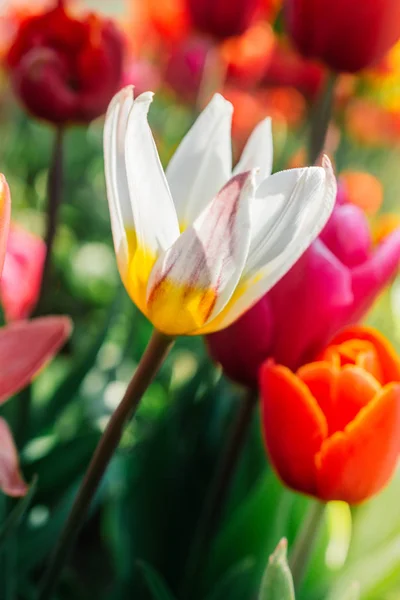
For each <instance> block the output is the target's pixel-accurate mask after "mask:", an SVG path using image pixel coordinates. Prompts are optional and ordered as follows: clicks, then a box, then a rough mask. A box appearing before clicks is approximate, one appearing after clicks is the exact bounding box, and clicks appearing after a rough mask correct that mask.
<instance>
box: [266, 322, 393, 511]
mask: <svg viewBox="0 0 400 600" xmlns="http://www.w3.org/2000/svg"><path fill="white" fill-rule="evenodd" d="M260 384H261V393H262V412H263V420H262V421H263V430H264V437H265V442H266V446H267V449H268V453H269V456H270V458H271V462H272V464H273V466H274V468H275V469H276V471H277V473H278V475H279V476H280V478H281V479H282V481H283V482H284V483H285V484H286V485H288V486H289V487H291V488H293V489H294V490H296V491H299V492H303V493H305V494H308V495H311V496H314V497H316V498H319V499H320V500H324V501H329V500H343V501H345V502H349V503H352V504H357V503H359V502H362V501H364V500H366V499H367V498H369V497H370V496H373V495H374V494H376V493H378V492H379V491H380V490H381V489H382V488H383V487H384V486H385V485H386V484H387V483H388V481H389V479H390V478H391V476H392V474H393V472H394V469H395V467H396V463H397V458H398V455H399V450H400V358H399V357H398V356H397V355H396V353H395V351H394V349H393V348H392V346H391V345H390V343H389V342H388V341H387V340H386V339H385V338H384V337H383V336H382V335H380V334H379V333H378V332H377V331H375V330H373V329H370V328H366V327H352V328H349V329H346V330H345V331H343V332H342V333H341V334H339V335H338V336H337V337H336V338H335V339H334V340H333V342H332V344H331V345H330V346H328V348H327V349H326V350H325V351H324V352H323V353H322V355H321V356H320V358H319V360H318V361H317V362H313V363H310V364H307V365H305V366H303V367H301V368H300V369H299V370H298V371H297V372H296V373H293V372H292V371H291V370H290V369H288V368H286V367H283V366H279V365H275V364H273V363H272V362H270V361H267V362H266V363H265V364H264V366H263V367H262V368H261V373H260Z"/></svg>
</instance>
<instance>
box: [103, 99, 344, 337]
mask: <svg viewBox="0 0 400 600" xmlns="http://www.w3.org/2000/svg"><path fill="white" fill-rule="evenodd" d="M152 97H153V94H152V93H151V92H145V93H144V94H141V95H140V96H138V98H137V99H136V100H134V95H133V88H132V87H128V88H124V89H123V90H122V91H121V92H119V93H118V94H117V95H116V96H115V97H114V99H113V100H112V102H111V104H110V107H109V109H108V112H107V117H106V123H105V128H104V155H105V171H106V181H107V195H108V200H109V206H110V214H111V224H112V232H113V238H114V245H115V250H116V255H117V260H118V267H119V270H120V274H121V277H122V280H123V282H124V285H125V287H126V289H127V291H128V293H129V295H130V297H131V298H132V300H133V301H134V302H135V303H136V304H137V306H138V307H139V308H140V310H141V311H142V312H143V313H144V314H145V315H146V316H147V317H148V319H149V320H150V321H151V322H152V323H153V324H154V326H155V327H156V329H158V330H159V331H161V332H163V333H165V334H168V335H172V336H175V335H194V334H204V333H211V332H213V331H217V330H219V329H223V328H224V327H227V326H228V325H230V324H231V323H233V321H235V320H236V319H237V318H238V317H240V316H241V315H242V314H243V313H244V312H245V311H246V310H248V309H249V308H250V307H251V306H252V305H253V304H254V303H255V302H257V300H259V299H260V298H261V297H262V296H263V295H264V294H265V293H266V292H268V290H269V289H270V288H271V287H272V286H274V285H275V284H276V283H277V281H278V280H279V279H280V278H281V277H283V275H285V273H286V272H287V271H288V270H289V269H290V268H291V267H292V265H293V264H294V263H295V262H296V261H297V260H298V258H299V257H300V256H301V254H302V253H303V252H304V251H305V250H306V249H307V248H308V246H309V245H310V244H311V242H312V241H313V240H314V239H315V238H316V237H317V235H318V234H319V232H320V231H321V229H322V228H323V226H324V225H325V223H326V221H327V220H328V218H329V215H330V214H331V211H332V209H333V205H334V202H335V198H336V179H335V176H334V174H333V172H332V167H331V164H330V161H329V159H328V158H327V157H325V158H324V161H323V166H322V167H308V168H303V169H291V170H287V171H282V172H280V173H276V174H274V175H271V168H272V134H271V122H270V119H265V120H264V121H262V122H261V123H260V124H259V125H258V126H257V127H256V128H255V130H254V131H253V133H252V135H251V136H250V138H249V140H248V142H247V145H246V147H245V149H244V151H243V153H242V156H241V159H240V161H239V163H238V164H237V166H236V167H235V169H234V170H233V172H232V153H231V120H232V111H233V109H232V105H231V104H230V103H229V102H227V101H226V100H225V99H224V98H223V97H222V96H221V95H219V94H216V95H215V96H214V97H213V99H212V100H211V102H210V103H209V105H208V106H207V107H206V108H205V109H204V111H203V112H202V113H201V114H200V116H199V117H198V119H197V121H196V122H195V123H194V125H193V127H192V128H191V129H190V131H189V132H188V134H187V135H186V136H185V138H184V139H183V140H182V142H181V144H180V146H179V147H178V149H177V150H176V152H175V155H174V156H173V157H172V159H171V162H170V164H169V166H168V168H167V170H166V173H164V171H163V168H162V166H161V162H160V159H159V156H158V152H157V148H156V145H155V143H154V139H153V136H152V133H151V130H150V127H149V125H148V122H147V113H148V110H149V107H150V104H151V102H152ZM293 301H294V302H295V301H296V300H295V298H294V299H293Z"/></svg>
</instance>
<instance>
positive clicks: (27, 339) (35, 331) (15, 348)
mask: <svg viewBox="0 0 400 600" xmlns="http://www.w3.org/2000/svg"><path fill="white" fill-rule="evenodd" d="M10 212H11V198H10V191H9V189H8V185H7V182H6V180H5V177H4V176H3V175H1V174H0V273H1V272H2V270H3V264H4V258H5V254H6V246H7V237H8V230H9V224H10ZM16 293H18V291H17V290H16ZM70 331H71V322H70V320H69V319H68V317H43V318H41V319H33V320H32V321H19V322H17V323H12V324H10V325H7V326H6V327H3V328H2V329H0V365H1V367H0V404H3V403H4V402H5V401H6V400H8V398H10V396H12V395H13V394H16V393H17V392H19V391H20V390H22V388H24V387H25V386H26V385H27V384H28V383H29V382H30V381H31V380H32V378H33V377H34V376H35V375H36V374H37V372H38V371H39V370H40V369H42V368H43V366H44V365H45V364H46V363H47V362H48V361H49V360H50V359H51V358H52V357H53V356H54V355H55V354H56V353H57V351H58V350H59V349H60V347H61V346H62V345H63V343H64V342H65V340H66V339H67V338H68V336H69V334H70ZM0 489H1V490H2V491H3V492H4V493H5V494H8V495H9V496H23V495H24V494H25V493H26V491H27V486H26V484H25V482H24V480H23V479H22V476H21V473H20V470H19V460H18V453H17V449H16V447H15V444H14V440H13V437H12V434H11V431H10V429H9V427H8V425H7V423H6V421H5V420H4V419H2V418H0Z"/></svg>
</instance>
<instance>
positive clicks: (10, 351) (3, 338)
mask: <svg viewBox="0 0 400 600" xmlns="http://www.w3.org/2000/svg"><path fill="white" fill-rule="evenodd" d="M70 331H71V321H70V320H69V319H68V318H67V317H41V318H40V319H33V320H32V321H17V322H15V323H12V324H11V325H7V326H6V327H3V328H2V329H0V364H1V365H2V368H1V370H0V403H2V402H5V401H6V400H7V399H8V398H9V397H10V396H12V395H13V394H15V393H16V392H18V391H20V390H21V389H22V388H24V387H25V386H26V385H27V384H28V383H29V382H30V381H31V379H32V377H33V376H34V375H35V374H36V373H37V372H38V371H39V370H40V369H41V368H42V367H43V366H44V365H45V364H46V362H48V361H49V360H50V359H51V358H52V357H53V356H54V355H55V354H56V353H57V351H58V350H59V348H60V347H61V346H62V344H63V343H64V342H65V340H66V339H67V338H68V336H69V334H70Z"/></svg>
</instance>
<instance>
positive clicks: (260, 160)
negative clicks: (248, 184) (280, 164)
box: [233, 117, 274, 184]
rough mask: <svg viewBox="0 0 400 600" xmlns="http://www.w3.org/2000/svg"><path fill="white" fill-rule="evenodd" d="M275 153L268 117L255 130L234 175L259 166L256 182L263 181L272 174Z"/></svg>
mask: <svg viewBox="0 0 400 600" xmlns="http://www.w3.org/2000/svg"><path fill="white" fill-rule="evenodd" d="M273 153H274V149H273V142H272V127H271V119H270V118H269V117H268V118H267V119H264V120H263V121H261V123H259V124H258V125H257V127H255V129H254V130H253V132H252V134H251V136H250V137H249V139H248V141H247V144H246V146H245V147H244V150H243V152H242V156H241V157H240V160H239V162H238V163H237V165H236V167H235V168H234V170H233V173H234V175H236V174H237V173H244V172H245V171H249V170H250V169H256V168H258V169H259V171H258V173H257V176H256V182H257V184H259V183H261V182H262V181H263V180H264V179H265V178H266V177H269V175H271V172H272V161H273Z"/></svg>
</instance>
